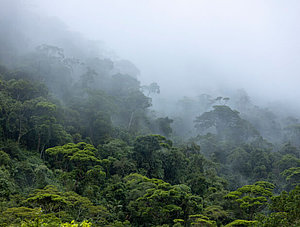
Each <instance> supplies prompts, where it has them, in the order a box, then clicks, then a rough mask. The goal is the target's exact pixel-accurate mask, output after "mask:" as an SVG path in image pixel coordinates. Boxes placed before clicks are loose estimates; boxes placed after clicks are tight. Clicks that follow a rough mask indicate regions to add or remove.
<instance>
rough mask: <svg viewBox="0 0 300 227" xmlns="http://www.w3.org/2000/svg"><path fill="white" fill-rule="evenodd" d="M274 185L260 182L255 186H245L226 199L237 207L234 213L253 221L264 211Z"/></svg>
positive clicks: (231, 193)
mask: <svg viewBox="0 0 300 227" xmlns="http://www.w3.org/2000/svg"><path fill="white" fill-rule="evenodd" d="M274 187H275V186H274V185H273V184H271V183H269V182H266V181H258V182H256V183H255V184H253V185H245V186H243V187H241V188H239V189H237V190H236V191H233V192H230V193H228V194H227V195H226V196H225V199H228V200H231V201H232V202H233V204H234V205H237V206H235V209H234V212H235V213H236V214H237V215H238V217H245V218H247V219H248V220H252V219H253V218H254V215H255V214H256V213H258V212H260V211H262V210H263V209H264V208H265V207H266V206H267V204H268V199H270V198H271V196H272V191H273V189H274Z"/></svg>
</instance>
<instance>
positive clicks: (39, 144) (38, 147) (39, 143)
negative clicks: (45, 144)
mask: <svg viewBox="0 0 300 227" xmlns="http://www.w3.org/2000/svg"><path fill="white" fill-rule="evenodd" d="M40 146H41V135H40V134H39V139H38V144H37V148H36V151H37V152H38V153H40Z"/></svg>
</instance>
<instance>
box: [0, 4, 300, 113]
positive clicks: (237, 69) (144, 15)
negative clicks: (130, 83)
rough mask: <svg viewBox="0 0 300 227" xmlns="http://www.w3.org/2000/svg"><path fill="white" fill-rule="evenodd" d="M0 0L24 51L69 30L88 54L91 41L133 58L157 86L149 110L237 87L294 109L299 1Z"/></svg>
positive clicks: (115, 55) (258, 99) (112, 54)
mask: <svg viewBox="0 0 300 227" xmlns="http://www.w3.org/2000/svg"><path fill="white" fill-rule="evenodd" d="M0 2H1V6H2V7H1V9H0V13H1V15H2V17H3V18H4V19H5V18H6V19H7V18H9V19H8V20H11V21H14V22H15V24H14V25H15V26H10V27H8V28H7V29H8V30H13V29H15V30H16V31H19V30H23V32H25V33H27V34H28V36H27V38H28V40H26V41H24V40H23V41H24V42H25V43H26V44H27V47H28V49H30V48H33V47H36V46H37V45H40V44H41V43H50V44H56V45H58V46H64V48H66V47H65V44H66V43H67V42H68V41H66V40H67V38H66V36H70V34H73V37H72V38H73V40H76V39H77V41H78V42H77V43H76V41H74V42H73V43H72V45H73V46H76V45H77V46H79V45H81V46H82V45H86V46H87V45H88V44H86V43H85V44H83V42H84V41H83V40H84V39H81V38H78V37H81V36H82V37H85V38H87V39H89V40H94V41H96V42H94V44H93V45H94V46H93V48H92V47H90V48H89V49H90V51H91V52H92V51H94V47H95V45H96V46H98V47H100V49H101V51H102V52H101V53H102V54H103V56H106V57H107V56H109V58H112V59H127V60H129V61H130V62H132V63H133V64H134V65H135V66H136V72H137V73H136V74H139V75H138V79H139V80H140V81H141V82H142V84H150V83H152V82H157V83H158V84H159V86H160V88H161V89H160V91H161V93H160V95H159V96H154V97H152V99H153V104H154V107H156V106H157V108H160V105H161V103H165V102H167V101H166V99H167V100H169V101H170V100H172V99H173V100H178V99H180V98H182V97H183V96H189V97H195V96H197V95H200V94H203V93H208V94H210V95H213V96H219V95H221V96H229V97H231V96H233V95H235V94H236V92H237V90H240V89H243V90H244V91H246V93H248V95H249V96H250V97H251V99H252V100H254V102H255V103H263V104H264V105H267V106H270V107H276V106H278V105H280V106H281V107H284V108H285V109H290V110H291V111H295V110H299V109H300V105H299V104H298V99H299V98H300V91H299V89H298V86H299V80H300V79H299V71H300V68H299V67H300V65H299V60H300V54H299V53H300V52H299V51H300V44H299V42H300V41H299V40H300V39H299V36H300V25H299V23H298V21H299V17H300V16H299V13H298V12H299V9H300V3H299V1H296V0H291V1H277V0H276V1H237V0H235V1H234V0H228V1H194V0H188V1H178V0H175V1H174V0H172V1H171V0H164V1H158V0H151V1H146V0H131V1H124V0H123V1H122V0H112V1H103V0H100V1H98V0H87V1H80V0H64V1H58V0H51V1H50V0H43V1H37V0H20V1H8V0H1V1H0ZM26 11H27V13H26ZM28 12H31V13H30V14H29V13H28ZM32 12H34V13H35V14H34V16H33V14H32ZM5 15H6V16H8V17H5ZM28 15H30V18H28ZM2 22H3V23H5V20H3V19H2ZM18 26H19V27H18ZM37 27H38V28H39V29H37ZM18 29H19V30H18ZM66 30H68V33H66ZM69 31H71V33H70V32H69ZM60 32H61V33H60ZM33 34H34V35H33ZM63 39H65V42H66V43H63V41H62V40H63ZM29 40H30V41H29ZM57 40H60V43H58V42H57ZM68 45H70V44H68ZM25 46H26V45H25ZM70 49H72V47H70ZM86 49H88V48H86ZM78 54H79V53H78ZM81 54H82V53H81Z"/></svg>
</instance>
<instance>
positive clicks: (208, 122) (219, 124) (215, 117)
mask: <svg viewBox="0 0 300 227" xmlns="http://www.w3.org/2000/svg"><path fill="white" fill-rule="evenodd" d="M195 123H196V124H195V127H196V128H197V129H198V131H199V132H203V131H205V130H207V129H209V128H211V127H214V129H215V130H216V133H217V135H218V137H219V139H221V140H228V141H231V142H234V143H242V142H246V141H250V140H253V139H255V138H257V137H258V136H259V133H258V132H257V131H256V130H255V128H254V127H253V126H252V125H251V124H250V123H249V122H247V121H246V120H244V119H242V118H241V117H240V116H239V112H237V111H234V110H232V109H230V108H229V107H228V106H214V110H212V111H210V112H205V113H203V114H202V115H201V116H199V117H197V118H196V120H195Z"/></svg>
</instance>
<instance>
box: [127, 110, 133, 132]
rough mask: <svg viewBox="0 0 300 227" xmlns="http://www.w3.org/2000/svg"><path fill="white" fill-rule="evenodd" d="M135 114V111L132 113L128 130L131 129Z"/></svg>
mask: <svg viewBox="0 0 300 227" xmlns="http://www.w3.org/2000/svg"><path fill="white" fill-rule="evenodd" d="M133 115H134V111H133V112H132V113H131V116H130V120H129V124H128V130H130V127H131V124H132V120H133Z"/></svg>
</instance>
